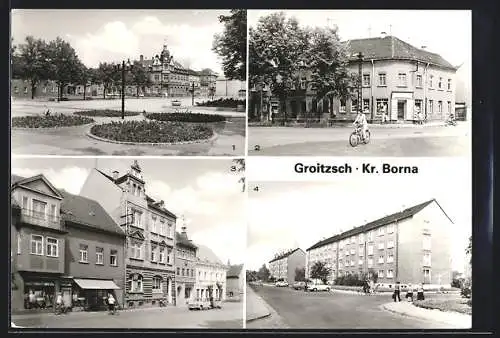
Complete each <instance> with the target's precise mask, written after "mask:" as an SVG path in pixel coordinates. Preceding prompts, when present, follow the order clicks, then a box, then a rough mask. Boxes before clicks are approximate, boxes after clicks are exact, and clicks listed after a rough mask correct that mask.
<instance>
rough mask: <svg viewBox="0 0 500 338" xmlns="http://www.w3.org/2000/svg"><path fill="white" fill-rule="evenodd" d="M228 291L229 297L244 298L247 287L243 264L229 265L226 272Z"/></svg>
mask: <svg viewBox="0 0 500 338" xmlns="http://www.w3.org/2000/svg"><path fill="white" fill-rule="evenodd" d="M226 285H227V286H226V287H227V290H226V293H227V296H228V297H239V299H243V292H244V289H245V270H244V269H243V264H238V265H229V270H228V271H227V273H226Z"/></svg>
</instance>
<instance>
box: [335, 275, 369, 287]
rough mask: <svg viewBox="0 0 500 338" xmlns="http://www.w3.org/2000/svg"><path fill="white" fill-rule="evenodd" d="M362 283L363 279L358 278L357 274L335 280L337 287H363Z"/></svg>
mask: <svg viewBox="0 0 500 338" xmlns="http://www.w3.org/2000/svg"><path fill="white" fill-rule="evenodd" d="M364 283H365V281H364V279H362V278H359V276H358V275H357V274H348V275H345V276H340V277H337V278H336V279H335V284H337V285H347V286H363V285H364Z"/></svg>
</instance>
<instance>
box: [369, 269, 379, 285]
mask: <svg viewBox="0 0 500 338" xmlns="http://www.w3.org/2000/svg"><path fill="white" fill-rule="evenodd" d="M368 278H370V279H371V280H372V281H373V283H377V281H378V272H375V270H374V269H368Z"/></svg>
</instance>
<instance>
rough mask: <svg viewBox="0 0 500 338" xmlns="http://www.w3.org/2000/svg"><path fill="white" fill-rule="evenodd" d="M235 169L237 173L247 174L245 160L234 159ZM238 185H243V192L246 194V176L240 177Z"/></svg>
mask: <svg viewBox="0 0 500 338" xmlns="http://www.w3.org/2000/svg"><path fill="white" fill-rule="evenodd" d="M233 168H234V171H236V172H237V173H241V172H243V173H244V172H245V159H244V158H236V159H234V160H233ZM238 183H241V184H242V188H241V191H242V192H245V188H246V182H245V176H242V177H240V179H239V180H238Z"/></svg>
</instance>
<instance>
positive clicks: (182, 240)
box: [175, 231, 198, 249]
mask: <svg viewBox="0 0 500 338" xmlns="http://www.w3.org/2000/svg"><path fill="white" fill-rule="evenodd" d="M175 241H176V244H180V245H184V246H187V247H189V248H193V249H197V248H198V246H196V245H195V244H194V243H193V242H192V241H190V240H189V239H188V237H187V234H186V233H183V234H181V233H179V232H178V231H176V232H175Z"/></svg>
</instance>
